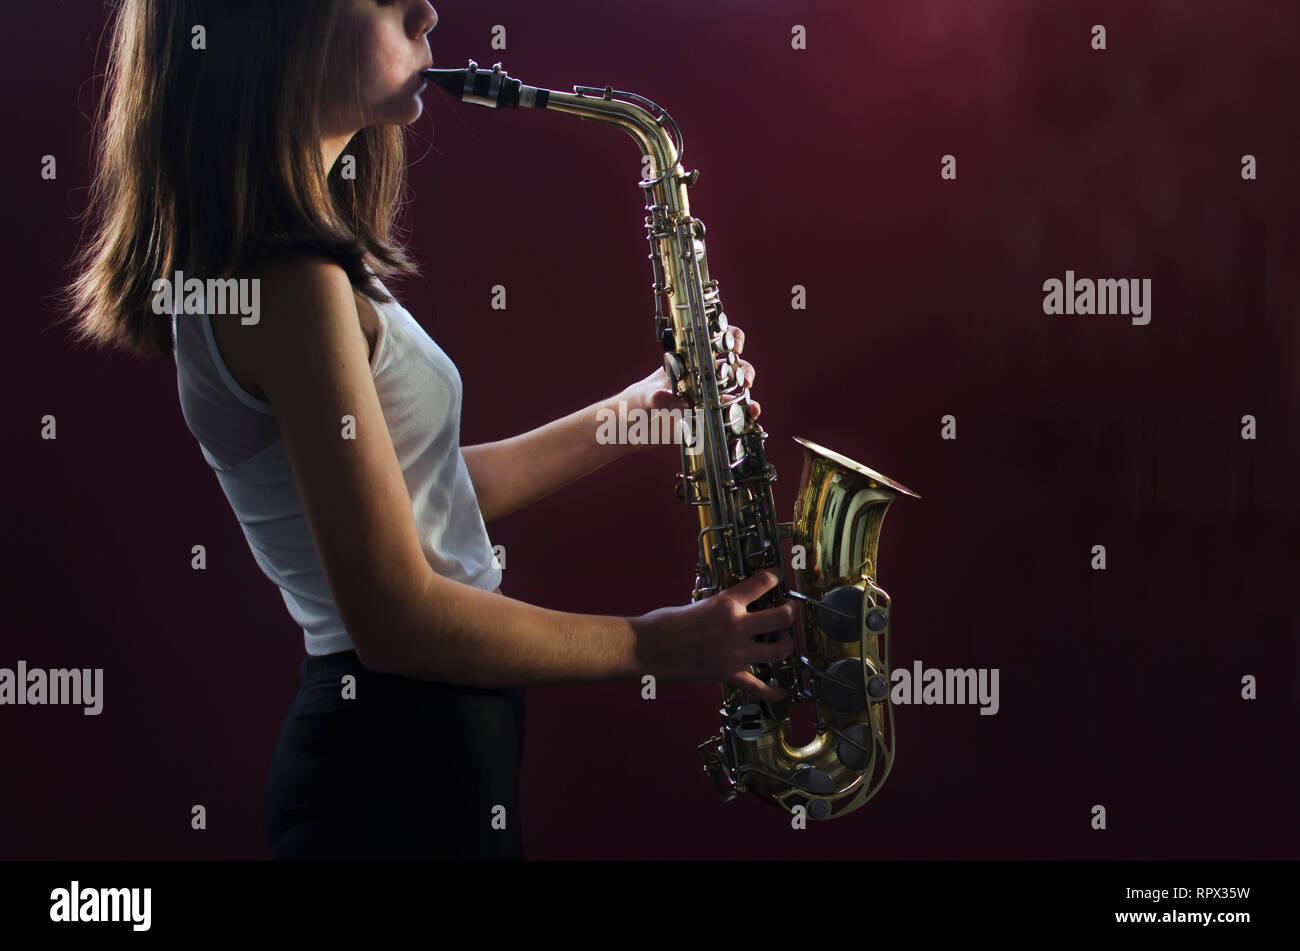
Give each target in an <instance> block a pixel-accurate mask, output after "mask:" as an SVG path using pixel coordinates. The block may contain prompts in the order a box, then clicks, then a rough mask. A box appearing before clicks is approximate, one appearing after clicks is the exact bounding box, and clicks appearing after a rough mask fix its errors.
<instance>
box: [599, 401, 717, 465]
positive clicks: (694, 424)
mask: <svg viewBox="0 0 1300 951" xmlns="http://www.w3.org/2000/svg"><path fill="white" fill-rule="evenodd" d="M596 422H597V423H598V424H599V425H598V426H597V427H596V442H597V443H599V444H600V445H602V446H608V445H619V446H648V445H654V446H659V445H664V446H666V445H669V444H672V443H681V444H683V445H684V447H685V450H686V455H688V456H697V455H699V454H700V453H702V452H703V451H704V441H703V439H701V438H700V435H701V434H702V433H703V431H704V430H703V422H704V411H703V409H701V408H700V407H696V408H694V409H685V410H682V409H655V410H646V409H640V408H637V407H633V408H632V409H628V406H627V400H619V401H618V409H617V411H616V410H615V409H614V408H613V407H611V406H602V407H601V408H600V409H599V410H598V411H597V413H596Z"/></svg>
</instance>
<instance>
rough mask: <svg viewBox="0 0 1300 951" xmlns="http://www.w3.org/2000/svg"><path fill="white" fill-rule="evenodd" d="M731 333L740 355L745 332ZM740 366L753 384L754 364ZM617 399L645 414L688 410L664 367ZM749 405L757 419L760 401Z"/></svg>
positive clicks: (750, 402)
mask: <svg viewBox="0 0 1300 951" xmlns="http://www.w3.org/2000/svg"><path fill="white" fill-rule="evenodd" d="M731 331H732V333H734V334H735V339H736V353H737V354H739V353H740V351H741V350H742V349H743V348H744V346H745V332H744V331H743V330H741V329H740V328H739V327H735V326H733V327H732V328H731ZM739 366H740V368H741V370H742V371H743V373H744V375H745V382H746V383H747V384H752V383H753V382H754V375H755V371H754V366H753V364H751V363H749V362H748V361H746V360H740V361H739ZM617 399H618V400H626V401H627V408H628V409H629V410H633V409H636V410H641V411H643V412H650V411H652V410H673V409H678V410H685V409H687V404H686V401H685V400H683V399H681V398H680V397H678V396H674V395H673V392H672V389H671V387H670V385H669V382H668V374H667V372H665V370H664V368H663V367H662V366H661V367H659V369H657V370H655V371H654V372H653V373H651V374H650V375H649V376H647V377H646V378H645V379H643V380H638V381H637V382H636V383H633V384H632V385H631V386H629V387H628V388H627V389H625V390H624V391H623V392H622V393H620V394H619V395H618V397H617ZM749 405H750V406H751V407H752V409H751V410H750V415H751V416H752V417H753V418H754V419H757V418H758V414H759V413H760V412H762V408H761V407H760V406H759V404H758V401H757V400H754V399H752V398H751V399H750V401H749Z"/></svg>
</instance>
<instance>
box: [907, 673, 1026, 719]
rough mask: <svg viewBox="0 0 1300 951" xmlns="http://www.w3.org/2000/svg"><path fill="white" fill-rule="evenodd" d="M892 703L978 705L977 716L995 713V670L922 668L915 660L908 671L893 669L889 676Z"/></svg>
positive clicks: (996, 702) (996, 689) (989, 715)
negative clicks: (978, 714)
mask: <svg viewBox="0 0 1300 951" xmlns="http://www.w3.org/2000/svg"><path fill="white" fill-rule="evenodd" d="M890 681H891V682H892V683H893V690H892V691H891V692H890V695H889V699H890V700H892V701H893V702H894V703H924V704H931V703H939V704H948V703H958V704H960V703H978V704H979V705H980V716H983V717H991V716H993V715H994V714H996V713H997V712H998V708H999V707H1000V706H1001V704H1000V703H999V701H998V668H997V667H980V668H978V669H977V668H975V667H967V668H965V669H964V670H963V669H962V668H960V667H947V668H943V667H922V666H921V662H920V661H919V660H916V661H913V662H912V669H911V670H908V669H907V668H906V667H895V668H894V670H893V672H892V673H891V674H890Z"/></svg>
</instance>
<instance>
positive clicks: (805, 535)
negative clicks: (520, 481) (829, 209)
mask: <svg viewBox="0 0 1300 951" xmlns="http://www.w3.org/2000/svg"><path fill="white" fill-rule="evenodd" d="M422 75H423V76H424V77H425V78H427V79H431V80H433V81H434V82H435V83H437V84H438V85H439V86H440V87H442V88H443V89H445V90H446V91H447V92H448V93H450V94H451V95H453V96H455V97H456V98H457V99H459V100H460V101H462V102H471V103H476V104H478V105H483V106H488V107H490V108H498V109H499V108H516V107H524V108H534V109H546V110H549V111H553V112H566V113H569V114H571V115H576V116H578V117H580V118H583V119H588V120H592V121H595V122H600V123H604V124H607V125H612V126H615V127H617V128H620V129H622V130H623V131H624V132H626V133H628V134H629V135H630V136H631V137H632V138H633V139H634V140H635V141H636V143H637V144H638V145H639V146H640V147H641V150H642V157H643V161H647V162H649V163H651V166H650V168H651V170H650V174H649V175H648V176H647V177H646V178H645V179H643V180H642V181H640V182H638V184H639V185H640V187H641V188H642V189H643V190H644V192H645V196H646V206H645V210H646V211H647V212H648V214H647V216H646V218H645V226H646V230H647V232H648V239H649V241H650V247H651V253H650V255H649V258H650V263H651V266H652V268H653V271H654V285H653V290H654V303H655V319H654V320H655V326H654V330H655V339H656V340H657V341H658V342H659V344H660V345H661V346H662V348H663V350H664V358H663V359H664V368H665V370H666V372H667V374H668V377H669V379H670V380H671V381H672V385H673V389H674V392H676V393H677V395H678V396H680V397H682V399H684V400H685V401H686V402H687V403H688V404H689V406H690V407H691V408H692V409H693V410H694V411H695V412H694V413H693V415H694V417H695V419H696V420H697V421H698V426H699V430H698V432H694V433H692V434H691V438H692V439H693V440H695V444H694V445H693V447H692V451H691V452H689V453H688V451H687V447H686V442H685V441H683V443H682V471H681V473H679V474H678V478H679V481H678V484H677V492H678V496H679V497H680V498H682V499H683V500H684V501H685V502H686V504H687V505H690V506H694V507H695V508H696V511H697V512H698V515H699V522H700V532H699V536H698V549H699V552H698V554H699V558H698V564H697V575H696V580H695V588H694V590H693V592H692V599H693V600H699V599H701V598H704V597H707V596H709V595H711V594H714V593H716V592H718V591H721V590H723V589H725V588H728V587H730V586H732V585H734V584H736V583H737V582H739V581H742V580H744V579H745V578H746V577H748V576H750V575H752V574H754V573H755V572H758V571H761V570H763V569H765V568H771V569H774V570H775V571H776V572H777V574H778V575H780V577H781V582H780V584H779V585H777V587H776V588H774V589H772V590H770V591H768V592H767V593H766V594H765V595H764V596H763V597H762V598H760V599H759V601H757V602H755V603H754V605H752V606H751V610H759V609H762V608H765V607H770V606H772V605H774V604H777V603H779V602H780V601H781V600H782V599H784V598H785V597H792V598H796V599H798V600H799V601H801V620H802V622H803V630H804V644H803V651H804V652H803V653H802V654H800V653H799V652H798V651H795V652H794V653H795V656H792V657H790V658H787V659H786V660H784V661H782V662H781V663H779V664H752V665H750V668H749V669H750V670H751V671H752V672H753V673H754V675H755V676H756V677H757V678H758V679H759V680H761V681H763V682H764V683H768V684H772V685H775V686H780V687H782V688H784V690H785V691H786V696H785V697H784V698H783V699H781V700H780V701H762V702H754V700H753V698H752V697H750V696H749V695H748V694H746V693H745V692H744V691H743V690H741V689H740V688H738V687H734V686H731V685H728V684H723V685H722V704H723V705H722V709H721V710H720V711H719V713H720V714H721V715H722V727H721V733H720V734H719V735H717V736H714V737H712V738H710V739H709V740H707V741H706V742H705V743H703V744H702V745H701V746H700V747H699V749H698V751H699V754H700V756H701V758H702V759H703V762H704V770H705V773H706V774H707V775H708V776H709V777H710V778H711V779H712V780H713V782H714V784H715V785H716V787H717V789H718V792H719V793H720V794H721V796H722V798H723V800H724V801H725V800H730V799H733V798H735V797H736V795H737V794H738V793H741V792H748V793H750V794H752V795H754V796H756V797H757V798H759V799H761V800H763V801H766V802H769V803H771V804H773V805H776V806H779V807H781V808H782V809H784V810H786V811H787V812H793V811H794V809H795V807H797V806H803V807H804V808H805V811H806V814H807V815H808V816H811V817H812V818H814V819H832V818H838V817H839V816H843V815H847V814H848V813H850V812H852V811H853V810H854V809H857V808H858V807H859V806H861V805H862V804H863V803H864V802H866V801H867V800H868V799H870V798H871V797H872V796H873V795H875V793H876V792H877V791H878V790H879V789H880V787H881V785H882V784H883V783H884V781H885V778H886V777H887V776H888V774H889V770H890V768H891V766H892V764H893V759H894V725H893V723H894V721H893V705H892V702H891V699H890V667H889V625H890V611H891V602H890V598H889V595H888V594H887V593H886V592H885V590H884V589H883V588H881V587H880V586H879V584H877V582H876V577H877V574H876V572H877V554H876V549H877V544H878V542H879V537H880V524H881V521H882V519H883V518H884V516H885V512H886V510H887V509H888V508H889V505H890V503H891V502H892V501H893V500H894V499H895V498H896V497H898V496H899V495H909V496H912V497H913V498H919V496H918V495H917V494H916V493H915V492H913V491H911V490H910V489H908V488H906V487H905V486H903V485H900V484H899V483H897V482H895V481H893V480H892V479H889V478H886V477H885V476H883V475H881V474H880V473H878V472H875V471H873V470H872V469H868V468H867V467H866V466H863V465H859V464H858V463H856V462H854V461H853V460H851V459H847V458H845V457H844V456H841V455H840V454H839V453H836V452H832V451H831V450H829V449H825V448H823V447H821V446H818V445H816V444H815V443H812V442H809V441H808V440H806V439H799V438H797V437H796V442H798V443H799V444H800V445H801V446H803V450H804V455H803V474H802V476H801V478H800V482H799V492H798V497H797V499H796V501H795V506H794V521H793V522H786V523H782V522H778V521H777V518H776V511H775V505H774V504H773V500H772V489H771V483H773V482H775V481H776V470H775V468H774V467H773V466H772V465H770V464H769V463H768V462H767V461H766V459H765V458H764V453H763V440H764V439H766V438H767V433H766V432H764V430H763V429H762V427H760V426H759V425H758V423H757V422H755V421H754V420H753V419H752V417H751V413H750V408H749V393H748V381H747V380H745V379H744V374H743V372H742V370H743V368H742V367H740V364H739V361H738V358H737V356H736V353H735V351H734V338H733V335H732V333H731V332H730V331H729V330H728V323H727V317H726V314H725V313H724V312H723V309H722V302H721V300H720V298H719V294H718V282H717V281H716V280H713V279H711V278H710V277H709V269H708V264H707V262H706V258H705V249H704V224H703V222H701V221H699V220H698V219H696V218H693V217H691V213H690V205H689V202H688V200H687V195H686V189H687V188H688V187H689V186H691V185H694V184H695V182H696V180H697V179H698V177H699V172H698V170H696V171H691V172H689V173H688V172H686V171H685V170H684V169H683V167H682V165H681V157H682V145H683V143H682V138H681V135H680V133H679V132H678V129H677V125H676V123H675V122H674V121H673V119H672V117H671V116H669V115H668V113H667V112H666V111H664V110H663V109H662V108H660V107H659V106H658V105H656V104H655V103H653V102H651V101H650V100H648V99H645V98H643V97H641V96H638V95H635V94H634V93H629V92H620V91H616V90H614V89H612V88H611V87H609V86H606V87H604V88H603V89H600V88H596V87H591V86H574V87H573V92H572V93H566V92H558V91H556V90H551V89H541V88H538V87H535V86H526V85H524V84H522V83H521V82H520V81H519V80H517V79H512V78H510V77H509V76H507V75H506V73H505V72H504V71H503V70H502V68H501V64H500V63H497V64H496V65H494V66H493V67H492V70H491V71H490V72H489V71H487V70H482V71H480V70H479V69H478V67H477V64H475V62H474V61H473V60H470V61H469V66H468V68H466V69H429V70H425V71H424V72H423V73H422ZM785 537H790V538H792V544H793V547H792V549H791V551H792V557H791V567H792V568H793V569H794V574H795V579H796V582H797V589H798V590H791V589H790V588H789V586H788V579H787V577H786V572H785V564H784V559H783V556H782V552H781V547H780V542H781V539H782V538H785ZM789 633H791V634H793V633H794V632H793V631H790V632H789ZM778 636H780V634H779V633H778V632H772V633H770V634H766V635H763V636H762V640H766V641H771V640H775V639H776V638H777V637H778ZM796 643H797V640H796ZM796 703H812V705H813V707H812V709H813V712H814V717H813V719H814V725H815V729H816V735H815V737H814V738H813V739H812V741H811V742H809V743H807V744H806V745H802V746H791V745H790V732H791V723H790V719H789V714H790V710H791V708H792V705H793V704H796ZM850 796H852V797H854V798H853V801H852V802H850V803H849V804H848V805H846V806H844V807H843V808H840V809H839V810H838V811H835V812H832V805H833V804H834V803H838V802H841V801H842V800H844V799H847V798H848V797H850Z"/></svg>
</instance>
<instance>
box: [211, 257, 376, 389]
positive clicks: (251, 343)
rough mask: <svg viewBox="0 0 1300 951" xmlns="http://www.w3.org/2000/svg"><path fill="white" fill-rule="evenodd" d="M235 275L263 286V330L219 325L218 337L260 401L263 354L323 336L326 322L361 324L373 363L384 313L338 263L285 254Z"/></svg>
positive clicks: (231, 365)
mask: <svg viewBox="0 0 1300 951" xmlns="http://www.w3.org/2000/svg"><path fill="white" fill-rule="evenodd" d="M231 276H232V277H234V278H236V279H243V278H247V279H249V280H255V281H257V284H256V285H255V286H256V287H257V288H258V291H257V294H258V299H259V301H260V304H259V309H260V315H259V320H258V324H259V325H261V326H260V327H259V326H250V327H245V326H244V325H242V324H240V323H239V322H229V321H213V333H214V336H216V339H217V343H218V345H219V347H220V349H221V351H222V355H223V357H224V358H225V359H226V362H227V364H228V366H229V368H230V370H231V372H232V374H233V375H234V376H235V379H236V380H237V381H239V382H240V383H241V384H242V385H245V387H246V388H248V389H249V390H250V391H251V392H253V393H254V395H257V396H258V398H259V399H261V398H264V397H262V395H261V393H260V387H258V386H257V384H256V378H257V376H258V375H259V367H260V365H261V364H262V363H263V359H264V354H262V353H261V351H262V350H263V349H265V348H266V347H268V346H272V347H277V348H278V349H284V345H283V343H282V342H283V341H285V340H286V339H292V338H295V337H298V336H300V335H302V334H307V333H315V332H317V331H319V329H320V324H321V322H322V321H325V320H331V319H337V318H339V317H342V316H344V315H346V316H347V317H351V318H352V319H354V320H356V322H357V324H358V325H359V326H360V328H361V331H362V334H363V335H364V336H365V338H366V345H367V349H368V351H369V355H370V357H371V358H373V356H374V351H375V347H376V346H377V344H378V340H379V334H380V327H379V317H378V314H377V313H376V311H375V309H374V308H373V307H372V306H369V305H368V303H367V302H366V301H365V299H364V298H362V297H361V296H360V295H358V294H357V293H356V292H355V291H354V289H353V287H352V284H351V281H350V280H349V279H348V276H347V272H346V271H344V270H343V268H342V267H341V266H340V265H339V264H338V263H337V262H336V261H334V260H332V259H330V258H328V257H326V256H324V255H320V254H314V253H311V252H303V251H289V252H282V253H279V254H276V255H273V256H267V257H262V258H259V259H257V260H256V261H253V262H249V263H246V264H243V265H241V266H239V267H237V268H235V270H234V271H233V273H232V275H231ZM344 319H346V317H345V318H344ZM219 326H220V327H221V330H218V327H219ZM258 330H262V331H263V332H261V333H259V332H258ZM223 331H224V332H223ZM277 340H278V341H281V343H280V344H278V346H277V344H276V343H275V342H274V341H277ZM275 362H278V361H275ZM241 377H242V379H241Z"/></svg>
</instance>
